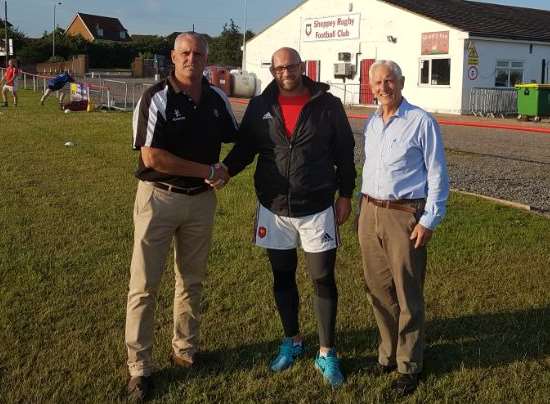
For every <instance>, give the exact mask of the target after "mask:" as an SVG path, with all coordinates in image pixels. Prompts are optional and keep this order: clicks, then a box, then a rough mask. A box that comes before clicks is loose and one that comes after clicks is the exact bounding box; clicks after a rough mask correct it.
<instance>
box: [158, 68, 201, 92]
mask: <svg viewBox="0 0 550 404" xmlns="http://www.w3.org/2000/svg"><path fill="white" fill-rule="evenodd" d="M168 83H170V86H171V87H172V90H173V91H174V93H176V94H180V93H184V94H187V93H186V92H185V91H184V90H183V89H182V88H181V87H180V86H179V85H178V82H177V80H176V76H175V75H174V71H172V72H170V74H169V75H168ZM209 85H210V84H209V83H208V80H206V78H205V77H204V76H203V77H202V78H201V87H202V92H203V93H204V92H205V90H206V89H207V88H208V86H209Z"/></svg>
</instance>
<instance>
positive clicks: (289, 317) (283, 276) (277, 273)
mask: <svg viewBox="0 0 550 404" xmlns="http://www.w3.org/2000/svg"><path fill="white" fill-rule="evenodd" d="M267 256H268V257H269V262H270V263H271V270H272V271H273V295H274V296H275V303H276V304H277V310H278V311H279V316H280V318H281V323H282V324H283V329H284V332H285V336H287V337H293V336H295V335H298V333H299V324H298V308H299V306H300V299H299V297H298V288H297V286H296V265H297V262H298V257H297V254H296V250H295V249H293V250H272V249H268V250H267Z"/></svg>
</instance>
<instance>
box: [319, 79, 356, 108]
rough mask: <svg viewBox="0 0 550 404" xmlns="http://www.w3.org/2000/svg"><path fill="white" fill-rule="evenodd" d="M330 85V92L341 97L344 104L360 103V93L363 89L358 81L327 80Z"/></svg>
mask: <svg viewBox="0 0 550 404" xmlns="http://www.w3.org/2000/svg"><path fill="white" fill-rule="evenodd" d="M327 84H328V85H329V86H330V92H331V93H332V94H333V95H334V96H335V97H338V98H340V100H341V101H342V104H344V105H356V104H359V94H360V91H361V85H360V84H358V83H332V82H330V81H329V82H327Z"/></svg>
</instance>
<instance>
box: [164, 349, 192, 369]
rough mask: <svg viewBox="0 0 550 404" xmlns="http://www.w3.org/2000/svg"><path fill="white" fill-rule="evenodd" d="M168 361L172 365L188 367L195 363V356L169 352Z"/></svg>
mask: <svg viewBox="0 0 550 404" xmlns="http://www.w3.org/2000/svg"><path fill="white" fill-rule="evenodd" d="M170 363H172V366H175V367H181V368H186V369H189V368H191V367H193V365H194V364H195V356H194V355H193V356H191V355H185V356H178V355H176V353H175V352H172V353H170Z"/></svg>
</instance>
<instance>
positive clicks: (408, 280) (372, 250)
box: [358, 199, 427, 374]
mask: <svg viewBox="0 0 550 404" xmlns="http://www.w3.org/2000/svg"><path fill="white" fill-rule="evenodd" d="M411 206H414V205H411ZM416 223H417V218H416V217H415V215H414V214H412V213H408V212H404V211H401V210H395V209H388V208H382V207H378V206H374V205H372V204H370V203H367V202H366V200H365V199H363V203H362V204H361V213H360V216H359V228H358V232H359V244H360V246H361V255H362V257H363V270H364V275H365V281H366V284H367V295H368V298H369V300H370V302H371V304H372V307H373V311H374V316H375V318H376V323H377V324H378V329H379V331H380V345H379V347H378V361H379V362H380V364H382V365H384V366H393V365H397V371H398V372H399V373H409V374H410V373H419V372H421V371H422V365H423V357H424V328H425V325H424V295H423V289H424V278H425V274H426V261H427V252H426V247H421V248H418V249H415V248H414V243H413V241H411V240H409V237H410V234H411V232H412V230H413V228H414V226H415V225H416Z"/></svg>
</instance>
